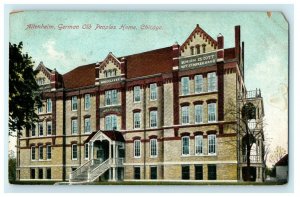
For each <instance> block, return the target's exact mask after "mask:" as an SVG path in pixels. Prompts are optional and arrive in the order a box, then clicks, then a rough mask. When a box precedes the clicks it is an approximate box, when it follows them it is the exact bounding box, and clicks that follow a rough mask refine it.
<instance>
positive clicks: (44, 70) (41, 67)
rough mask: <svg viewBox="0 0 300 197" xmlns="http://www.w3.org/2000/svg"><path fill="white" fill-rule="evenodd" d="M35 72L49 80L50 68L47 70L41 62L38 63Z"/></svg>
mask: <svg viewBox="0 0 300 197" xmlns="http://www.w3.org/2000/svg"><path fill="white" fill-rule="evenodd" d="M35 70H39V71H41V72H43V73H44V74H45V75H46V76H47V78H48V79H49V80H50V76H51V72H52V70H51V69H50V68H47V67H46V66H45V65H44V63H43V62H40V63H39V65H38V67H36V69H35Z"/></svg>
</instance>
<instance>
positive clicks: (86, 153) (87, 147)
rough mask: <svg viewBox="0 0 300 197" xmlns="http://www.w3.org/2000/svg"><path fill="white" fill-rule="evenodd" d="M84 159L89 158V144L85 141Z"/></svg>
mask: <svg viewBox="0 0 300 197" xmlns="http://www.w3.org/2000/svg"><path fill="white" fill-rule="evenodd" d="M84 159H85V160H88V159H89V144H88V143H86V144H85V145H84Z"/></svg>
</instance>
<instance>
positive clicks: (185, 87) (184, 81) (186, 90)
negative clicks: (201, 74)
mask: <svg viewBox="0 0 300 197" xmlns="http://www.w3.org/2000/svg"><path fill="white" fill-rule="evenodd" d="M181 93H182V95H188V94H190V78H189V77H182V78H181Z"/></svg>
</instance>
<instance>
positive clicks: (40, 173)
mask: <svg viewBox="0 0 300 197" xmlns="http://www.w3.org/2000/svg"><path fill="white" fill-rule="evenodd" d="M43 178H44V175H43V168H39V179H43Z"/></svg>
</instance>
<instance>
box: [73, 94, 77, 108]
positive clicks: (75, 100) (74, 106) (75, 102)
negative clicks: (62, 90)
mask: <svg viewBox="0 0 300 197" xmlns="http://www.w3.org/2000/svg"><path fill="white" fill-rule="evenodd" d="M72 111H77V96H72Z"/></svg>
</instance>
